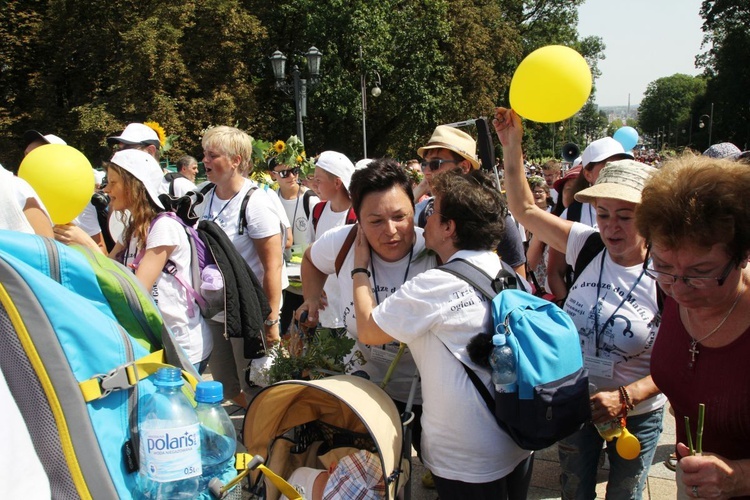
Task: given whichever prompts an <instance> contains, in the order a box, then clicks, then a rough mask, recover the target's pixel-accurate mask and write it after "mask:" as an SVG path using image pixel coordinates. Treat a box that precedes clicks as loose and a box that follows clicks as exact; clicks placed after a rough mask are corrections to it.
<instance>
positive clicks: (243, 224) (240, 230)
mask: <svg viewBox="0 0 750 500" xmlns="http://www.w3.org/2000/svg"><path fill="white" fill-rule="evenodd" d="M256 189H258V186H253V187H251V188H250V190H249V191H248V192H247V193H246V194H245V197H244V198H242V204H241V205H240V221H239V222H238V223H237V234H245V229H247V215H246V214H245V212H246V211H247V204H248V202H249V201H250V197H251V196H252V195H253V193H254V192H255V190H256ZM282 235H283V233H282ZM283 240H284V238H283V236H282V241H283Z"/></svg>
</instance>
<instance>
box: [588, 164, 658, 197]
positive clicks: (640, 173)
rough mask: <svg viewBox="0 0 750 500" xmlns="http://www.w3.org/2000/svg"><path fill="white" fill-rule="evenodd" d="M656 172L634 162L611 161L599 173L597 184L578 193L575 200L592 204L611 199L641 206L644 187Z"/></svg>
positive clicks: (647, 166) (649, 167) (652, 168)
mask: <svg viewBox="0 0 750 500" xmlns="http://www.w3.org/2000/svg"><path fill="white" fill-rule="evenodd" d="M654 172H656V169H655V168H654V167H651V166H649V165H646V164H645V163H640V162H637V161H634V160H618V161H611V162H609V163H607V164H606V165H605V166H604V168H603V169H602V171H601V172H599V178H598V179H597V180H596V184H594V185H593V186H591V187H589V188H586V189H584V190H582V191H579V192H578V193H576V195H575V199H576V201H580V202H581V203H591V202H592V201H594V200H595V199H597V198H609V199H613V200H623V201H629V202H631V203H635V204H639V203H640V202H641V191H643V186H645V184H646V181H647V180H648V179H649V178H650V177H651V176H652V175H653V174H654Z"/></svg>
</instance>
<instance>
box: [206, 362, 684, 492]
mask: <svg viewBox="0 0 750 500" xmlns="http://www.w3.org/2000/svg"><path fill="white" fill-rule="evenodd" d="M208 377H209V378H210V375H208ZM225 407H226V409H227V411H228V412H229V413H230V415H231V417H232V421H233V422H234V424H235V427H236V428H237V430H238V433H239V432H240V430H241V427H242V420H243V417H244V412H243V411H242V409H241V408H239V407H237V406H234V405H229V404H227V405H225ZM674 441H675V427H674V417H672V415H671V414H670V413H669V412H665V417H664V432H663V433H662V435H661V438H660V439H659V444H658V447H657V450H656V454H655V456H654V461H653V464H652V466H651V469H650V470H649V475H648V482H647V485H646V490H645V491H644V494H643V498H644V499H648V500H651V499H659V500H660V499H664V498H675V497H676V493H677V488H676V486H675V473H674V472H672V471H671V470H669V469H667V468H666V467H665V466H664V461H665V460H666V458H667V457H668V456H669V454H670V453H671V452H672V450H673V449H674ZM412 461H413V464H414V475H413V476H412V477H413V480H412V482H411V486H412V493H411V498H412V499H413V500H435V499H437V498H438V496H437V493H436V492H435V490H428V489H426V488H424V487H423V486H422V482H421V478H422V475H423V474H424V472H425V469H424V468H423V467H422V466H421V464H420V463H419V460H418V459H417V457H416V454H413V459H412ZM608 469H609V464H608V462H605V463H604V465H603V467H602V468H601V469H600V470H599V474H598V484H597V488H596V494H597V495H596V497H597V498H605V493H606V489H607V473H608ZM559 475H560V464H559V462H558V458H557V446H556V445H555V446H552V447H550V448H547V449H545V450H542V451H539V452H537V455H536V458H535V461H534V473H533V476H532V481H531V488H530V490H529V495H528V498H529V499H530V500H541V499H557V498H560V489H559V484H560V480H559ZM243 498H250V495H249V494H247V493H246V494H245V495H244V496H243Z"/></svg>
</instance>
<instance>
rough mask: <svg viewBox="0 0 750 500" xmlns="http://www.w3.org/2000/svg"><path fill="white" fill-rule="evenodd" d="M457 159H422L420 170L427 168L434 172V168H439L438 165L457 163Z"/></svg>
mask: <svg viewBox="0 0 750 500" xmlns="http://www.w3.org/2000/svg"><path fill="white" fill-rule="evenodd" d="M458 162H459V160H439V159H435V160H424V161H423V162H422V170H425V169H429V170H430V172H434V171H435V170H440V167H442V166H443V163H458Z"/></svg>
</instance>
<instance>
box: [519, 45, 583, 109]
mask: <svg viewBox="0 0 750 500" xmlns="http://www.w3.org/2000/svg"><path fill="white" fill-rule="evenodd" d="M589 94H591V69H589V65H588V64H587V63H586V60H585V59H584V58H583V57H582V56H581V55H580V54H579V53H578V52H576V51H575V50H573V49H571V48H569V47H563V46H562V45H548V46H546V47H542V48H540V49H537V50H535V51H534V52H532V53H531V54H529V55H528V56H526V58H525V59H524V60H523V61H521V64H519V65H518V68H517V69H516V72H515V74H514V75H513V79H512V80H511V82H510V107H511V108H513V109H514V110H515V111H516V113H518V114H519V115H521V116H522V117H524V118H527V119H529V120H533V121H535V122H542V123H552V122H559V121H562V120H566V119H568V118H570V117H571V116H573V115H574V114H576V113H577V112H578V110H580V109H581V108H582V107H583V105H584V104H585V103H586V100H587V99H588V98H589Z"/></svg>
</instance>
